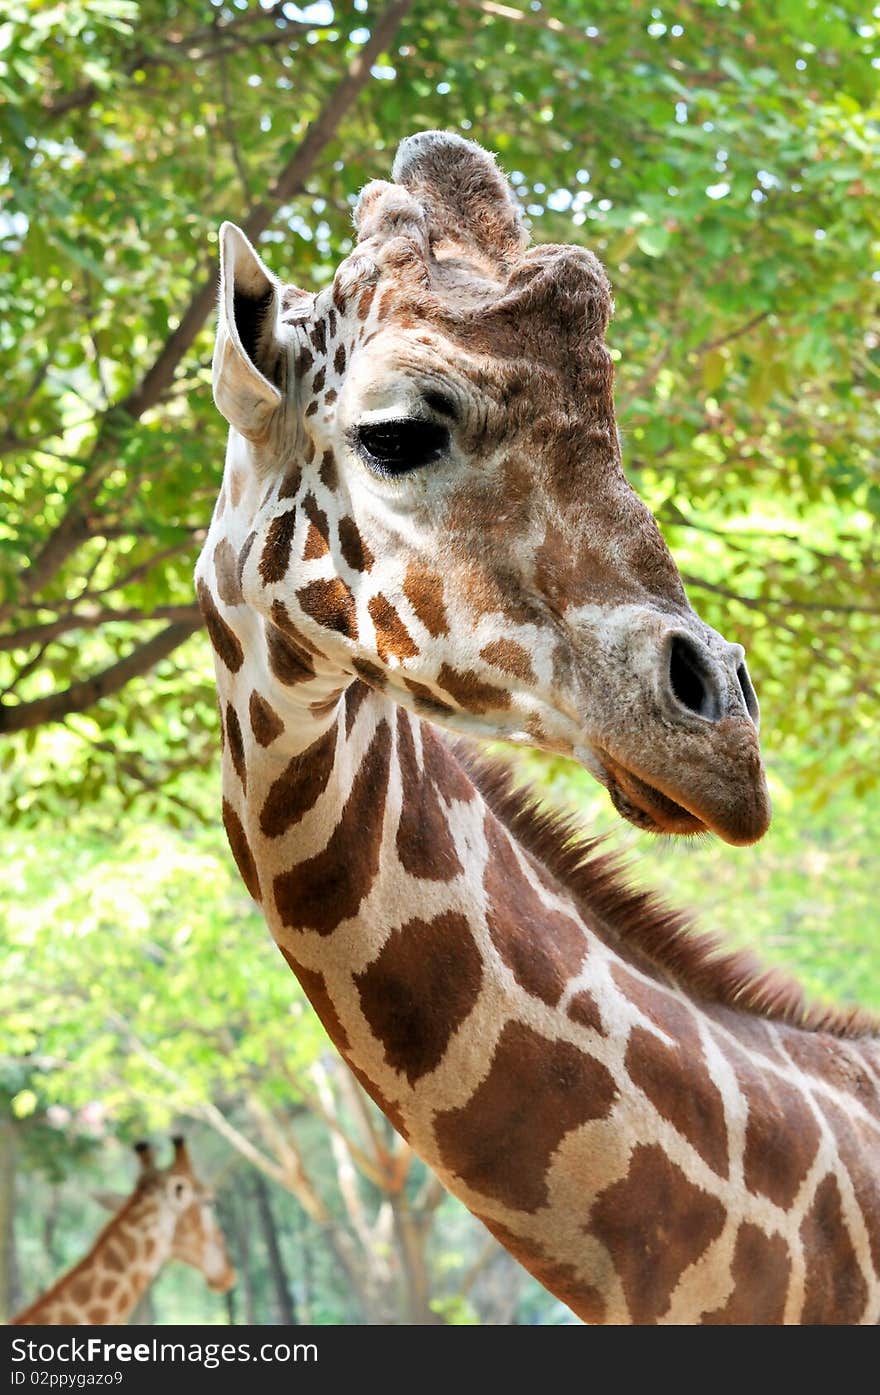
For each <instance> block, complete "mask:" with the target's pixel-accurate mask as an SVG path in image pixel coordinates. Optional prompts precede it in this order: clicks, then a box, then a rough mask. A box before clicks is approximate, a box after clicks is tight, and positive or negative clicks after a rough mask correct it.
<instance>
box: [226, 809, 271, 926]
mask: <svg viewBox="0 0 880 1395" xmlns="http://www.w3.org/2000/svg"><path fill="white" fill-rule="evenodd" d="M223 827H224V828H225V829H226V837H227V838H228V839H229V846H230V848H231V849H232V856H233V857H234V858H235V865H236V866H237V868H238V870H239V872H240V873H241V879H242V881H243V882H244V884H245V886H246V887H247V889H248V891H249V892H250V894H251V896H252V897H253V898H254V900H255V901H262V899H263V896H262V892H261V891H260V878H259V876H258V874H257V864H256V863H255V862H254V855H253V853H252V852H251V849H250V844H249V843H248V840H247V835H246V834H245V831H244V828H243V827H242V822H241V819H240V818H239V817H238V814H237V813H236V812H235V810H234V809H233V807H232V805H231V804H230V803H229V800H228V799H224V801H223Z"/></svg>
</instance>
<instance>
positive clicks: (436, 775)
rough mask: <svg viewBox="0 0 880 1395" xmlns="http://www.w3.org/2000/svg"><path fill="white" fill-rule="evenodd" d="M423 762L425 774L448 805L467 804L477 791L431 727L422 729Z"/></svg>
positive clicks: (440, 737)
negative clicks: (453, 802)
mask: <svg viewBox="0 0 880 1395" xmlns="http://www.w3.org/2000/svg"><path fill="white" fill-rule="evenodd" d="M422 762H423V764H424V767H425V774H426V775H427V777H428V779H429V780H430V781H431V783H432V784H433V785H434V787H435V789H438V790H439V791H440V792H441V794H442V795H443V798H444V799H445V800H446V801H447V803H452V801H453V800H458V801H459V802H460V803H462V804H467V803H469V801H470V800H471V799H473V797H474V795H475V793H476V790H475V789H474V786H473V785H472V784H471V782H470V780H469V779H468V777H467V775H466V774H465V772H464V771H463V770H462V768H461V766H460V765H459V763H458V761H457V760H456V759H455V756H454V755H453V754H452V752H451V751H450V749H449V747H448V746H447V745H446V742H445V741H444V740H443V738H442V736H440V735H439V734H438V733H437V732H435V731H433V730H432V729H431V727H425V726H423V727H422Z"/></svg>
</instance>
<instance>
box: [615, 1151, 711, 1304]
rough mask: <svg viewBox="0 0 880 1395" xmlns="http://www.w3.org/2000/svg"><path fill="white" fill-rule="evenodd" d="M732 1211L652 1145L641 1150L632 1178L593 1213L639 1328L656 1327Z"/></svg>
mask: <svg viewBox="0 0 880 1395" xmlns="http://www.w3.org/2000/svg"><path fill="white" fill-rule="evenodd" d="M725 1219H726V1211H725V1208H724V1206H723V1205H722V1203H721V1202H720V1201H719V1200H718V1199H717V1197H714V1196H710V1195H709V1193H708V1192H706V1191H704V1190H703V1189H702V1187H698V1186H696V1185H695V1184H694V1183H693V1182H691V1181H689V1180H688V1178H687V1177H686V1176H685V1175H684V1173H683V1172H682V1171H681V1169H680V1168H679V1167H676V1165H675V1163H673V1162H672V1161H671V1159H670V1158H668V1157H667V1155H666V1154H665V1153H664V1151H663V1149H662V1148H659V1147H657V1146H656V1145H654V1144H650V1145H649V1144H639V1145H637V1146H636V1147H635V1148H634V1149H633V1151H632V1154H631V1156H630V1165H629V1171H628V1172H627V1174H626V1176H625V1177H623V1178H621V1180H620V1181H619V1182H614V1183H612V1185H611V1186H610V1187H606V1189H605V1191H604V1192H601V1193H600V1195H599V1196H598V1197H597V1199H596V1200H595V1201H594V1203H593V1206H592V1208H591V1210H590V1219H589V1230H590V1231H591V1233H592V1234H593V1235H595V1236H596V1238H597V1239H598V1240H601V1242H602V1244H603V1245H604V1246H605V1248H606V1249H607V1250H608V1253H609V1254H610V1256H611V1259H612V1262H613V1264H614V1267H615V1269H616V1270H617V1273H618V1275H619V1277H620V1282H621V1285H622V1287H623V1291H624V1294H625V1296H626V1301H627V1306H628V1308H629V1312H630V1317H631V1319H632V1321H633V1322H634V1323H637V1324H644V1323H653V1322H656V1321H657V1319H658V1318H661V1317H662V1316H663V1314H664V1313H665V1312H666V1310H667V1309H668V1307H669V1301H670V1299H671V1297H672V1293H673V1290H674V1288H675V1286H676V1284H677V1283H678V1281H679V1279H680V1278H681V1276H682V1274H683V1273H684V1271H685V1269H687V1267H688V1265H690V1264H693V1263H694V1261H695V1260H697V1259H699V1258H700V1256H701V1255H702V1254H703V1253H704V1252H705V1250H706V1249H707V1248H708V1246H709V1245H711V1243H712V1241H713V1240H717V1238H718V1236H719V1235H720V1234H721V1232H722V1230H723V1228H724V1222H725Z"/></svg>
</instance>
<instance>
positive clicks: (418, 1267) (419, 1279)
mask: <svg viewBox="0 0 880 1395" xmlns="http://www.w3.org/2000/svg"><path fill="white" fill-rule="evenodd" d="M391 1206H392V1210H393V1212H394V1231H395V1239H396V1241H397V1246H396V1248H397V1252H398V1254H399V1255H400V1259H401V1271H402V1274H401V1277H402V1278H403V1286H402V1287H403V1293H402V1295H401V1304H400V1312H401V1320H402V1321H403V1322H405V1323H406V1324H407V1325H408V1326H426V1325H436V1324H437V1323H440V1322H441V1321H442V1319H441V1318H439V1317H438V1316H437V1314H436V1313H435V1312H434V1310H433V1309H432V1307H431V1303H430V1298H431V1275H430V1271H429V1269H428V1255H427V1242H428V1235H429V1233H430V1223H429V1224H428V1225H425V1224H424V1223H423V1222H424V1220H426V1219H429V1218H426V1217H421V1216H418V1215H416V1214H415V1213H414V1212H413V1210H412V1207H411V1206H410V1204H409V1201H408V1200H407V1198H406V1197H405V1196H402V1195H398V1196H395V1197H393V1198H392V1200H391Z"/></svg>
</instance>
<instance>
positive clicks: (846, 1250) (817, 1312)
mask: <svg viewBox="0 0 880 1395" xmlns="http://www.w3.org/2000/svg"><path fill="white" fill-rule="evenodd" d="M800 1236H801V1240H802V1241H803V1246H804V1258H805V1260H806V1269H807V1272H806V1283H805V1285H804V1306H803V1311H802V1312H801V1323H802V1324H804V1325H812V1324H814V1323H822V1324H835V1325H836V1324H843V1323H856V1322H858V1321H859V1320H860V1318H861V1317H862V1314H863V1313H864V1310H865V1303H866V1302H867V1299H868V1289H867V1285H866V1284H865V1280H864V1277H863V1275H862V1272H861V1270H860V1269H859V1265H858V1260H857V1259H856V1253H855V1250H854V1249H853V1244H852V1240H851V1239H850V1236H849V1231H848V1229H847V1225H846V1221H845V1220H844V1216H843V1207H842V1205H841V1200H840V1190H839V1188H838V1186H837V1181H836V1180H835V1178H834V1177H833V1176H831V1175H830V1174H829V1175H828V1176H827V1177H825V1178H823V1180H822V1182H820V1184H819V1186H818V1187H817V1188H816V1195H815V1197H814V1199H813V1204H812V1206H811V1207H810V1209H809V1211H808V1212H807V1214H806V1215H805V1216H804V1219H803V1221H802V1222H801V1229H800Z"/></svg>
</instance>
